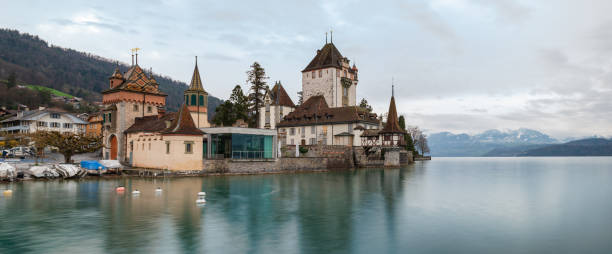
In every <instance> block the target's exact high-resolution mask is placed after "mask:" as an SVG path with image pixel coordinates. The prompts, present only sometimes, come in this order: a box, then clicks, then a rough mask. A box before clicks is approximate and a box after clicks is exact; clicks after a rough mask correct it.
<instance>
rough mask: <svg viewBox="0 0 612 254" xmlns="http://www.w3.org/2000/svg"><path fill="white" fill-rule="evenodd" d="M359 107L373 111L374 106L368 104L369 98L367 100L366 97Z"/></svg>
mask: <svg viewBox="0 0 612 254" xmlns="http://www.w3.org/2000/svg"><path fill="white" fill-rule="evenodd" d="M359 107H360V108H363V109H365V110H367V111H368V112H372V106H370V104H368V100H366V99H365V98H362V99H361V102H360V103H359Z"/></svg>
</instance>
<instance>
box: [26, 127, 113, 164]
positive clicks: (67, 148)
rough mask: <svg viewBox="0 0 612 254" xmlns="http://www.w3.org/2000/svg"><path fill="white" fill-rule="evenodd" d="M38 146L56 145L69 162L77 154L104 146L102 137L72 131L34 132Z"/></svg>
mask: <svg viewBox="0 0 612 254" xmlns="http://www.w3.org/2000/svg"><path fill="white" fill-rule="evenodd" d="M33 139H34V140H36V141H35V142H40V143H39V144H37V145H36V147H43V148H44V147H47V146H52V147H56V148H57V149H58V151H59V153H61V154H62V155H63V156H64V162H66V163H69V162H70V159H71V158H72V156H73V155H75V154H82V153H91V152H95V151H97V150H98V149H100V148H101V147H102V137H100V136H91V135H85V134H75V133H71V132H66V133H60V132H57V131H39V132H36V133H34V134H33Z"/></svg>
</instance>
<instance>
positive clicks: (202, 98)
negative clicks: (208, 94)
mask: <svg viewBox="0 0 612 254" xmlns="http://www.w3.org/2000/svg"><path fill="white" fill-rule="evenodd" d="M198 102H199V104H200V106H204V95H200V99H199V101H198Z"/></svg>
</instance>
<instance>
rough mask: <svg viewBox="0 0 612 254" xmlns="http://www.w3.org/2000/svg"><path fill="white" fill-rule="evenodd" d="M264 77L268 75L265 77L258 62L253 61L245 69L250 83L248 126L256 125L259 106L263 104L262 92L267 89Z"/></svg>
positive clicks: (264, 72)
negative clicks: (249, 67) (247, 68)
mask: <svg viewBox="0 0 612 254" xmlns="http://www.w3.org/2000/svg"><path fill="white" fill-rule="evenodd" d="M266 79H268V77H266V71H265V70H264V68H263V67H261V65H259V63H258V62H254V63H253V64H252V65H251V69H250V70H248V71H247V83H250V84H251V89H250V90H251V93H250V94H249V106H250V107H251V108H250V110H249V111H250V116H251V117H249V126H250V127H256V126H257V121H259V108H260V107H261V106H262V105H263V97H264V93H265V92H266V90H267V89H268V85H267V84H266ZM253 116H254V117H253Z"/></svg>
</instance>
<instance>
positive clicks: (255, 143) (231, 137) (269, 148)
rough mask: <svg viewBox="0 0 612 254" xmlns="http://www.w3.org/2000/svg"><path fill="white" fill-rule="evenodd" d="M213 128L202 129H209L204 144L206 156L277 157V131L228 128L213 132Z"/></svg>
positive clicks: (210, 157) (216, 157)
mask: <svg viewBox="0 0 612 254" xmlns="http://www.w3.org/2000/svg"><path fill="white" fill-rule="evenodd" d="M212 129H213V128H204V129H202V130H203V131H204V132H207V131H208V132H207V139H206V141H205V144H204V146H205V147H207V149H205V151H204V157H205V158H208V159H237V160H240V159H242V160H253V159H274V158H275V157H276V156H275V152H274V151H275V147H276V146H275V144H274V143H275V140H276V133H275V132H274V133H272V132H270V133H262V131H261V129H249V128H228V129H226V131H225V132H222V133H211V132H213V130H212ZM214 129H215V130H214V132H220V131H221V130H220V129H221V128H214ZM272 131H273V130H272ZM236 132H240V133H236ZM249 132H251V133H249ZM209 150H210V151H209Z"/></svg>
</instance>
